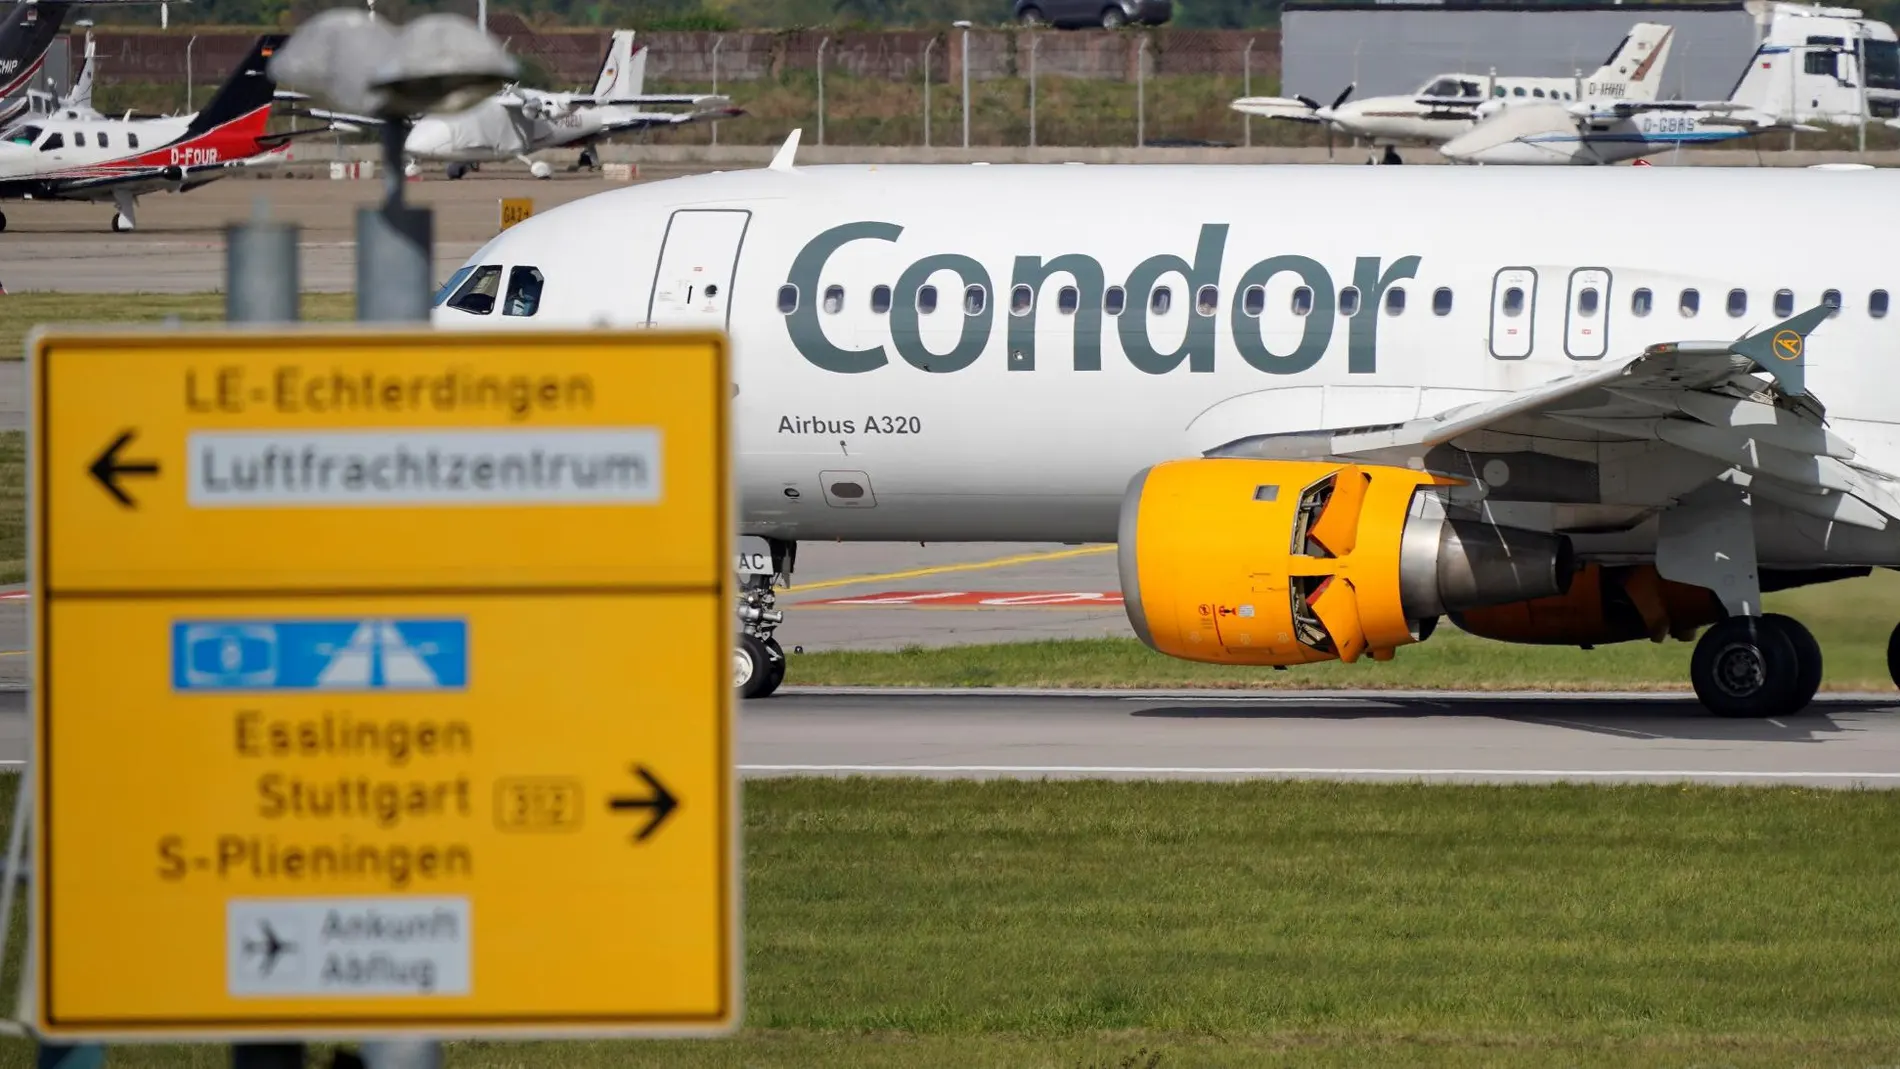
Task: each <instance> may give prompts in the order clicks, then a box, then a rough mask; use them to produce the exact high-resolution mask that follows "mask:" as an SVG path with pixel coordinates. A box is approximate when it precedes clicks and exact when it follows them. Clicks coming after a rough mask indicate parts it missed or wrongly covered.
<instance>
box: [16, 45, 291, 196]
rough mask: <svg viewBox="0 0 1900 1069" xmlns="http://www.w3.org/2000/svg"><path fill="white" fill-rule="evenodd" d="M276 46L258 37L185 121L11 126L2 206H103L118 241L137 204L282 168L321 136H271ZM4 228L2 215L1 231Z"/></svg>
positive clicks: (49, 121) (53, 119)
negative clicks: (294, 151)
mask: <svg viewBox="0 0 1900 1069" xmlns="http://www.w3.org/2000/svg"><path fill="white" fill-rule="evenodd" d="M284 39H285V35H283V34H265V35H263V36H261V37H259V38H258V39H257V42H256V43H255V44H254V45H253V46H252V47H251V51H250V53H249V54H248V55H246V56H245V58H244V60H243V61H242V62H240V63H239V64H238V66H237V68H236V69H234V70H233V71H232V72H231V74H230V75H229V76H228V77H227V78H226V79H225V81H224V84H223V85H221V86H220V87H219V88H218V90H217V92H216V93H215V94H213V96H212V98H211V100H210V102H209V103H207V104H206V105H205V107H204V108H203V109H202V110H200V111H197V112H194V113H193V114H190V115H172V116H156V117H149V118H132V117H129V116H128V117H126V118H120V119H112V118H106V117H102V116H98V115H97V113H96V112H95V113H94V114H93V115H92V116H91V117H88V116H86V115H83V114H80V115H77V116H75V117H68V116H66V115H65V114H63V113H61V114H54V115H51V116H45V117H40V118H35V119H33V120H31V121H28V122H24V123H19V124H16V125H15V126H13V127H11V128H9V129H8V130H7V131H6V134H5V136H4V137H3V138H0V200H15V199H18V200H90V201H111V202H112V204H113V205H114V207H115V208H116V209H117V210H116V211H115V212H114V213H113V215H112V229H113V230H114V231H125V230H131V229H133V228H134V227H135V226H136V225H137V211H138V198H139V197H141V196H143V195H144V194H147V193H158V192H177V193H182V192H187V191H189V190H193V189H196V188H198V187H200V186H203V185H206V184H207V183H210V182H214V181H217V180H218V179H220V178H224V177H227V176H229V175H231V174H234V173H236V172H237V171H238V169H241V168H250V167H259V166H269V165H274V164H276V163H280V162H282V160H283V158H284V157H283V152H282V150H283V148H284V147H285V146H286V145H287V144H289V143H290V141H292V140H293V139H295V138H298V137H302V136H305V135H308V134H314V133H319V132H321V131H319V130H294V131H286V132H282V133H271V132H270V131H269V123H270V116H271V109H272V107H273V104H274V102H275V101H276V100H277V99H278V94H277V90H276V86H275V84H274V83H273V82H272V81H271V79H270V75H269V73H268V72H267V70H266V66H267V64H268V63H269V60H270V57H271V55H272V53H273V52H274V51H275V50H276V49H277V47H278V46H280V45H281V44H282V43H283V41H284ZM88 110H90V109H88ZM6 224H7V219H6V216H5V214H3V213H0V230H5V229H6Z"/></svg>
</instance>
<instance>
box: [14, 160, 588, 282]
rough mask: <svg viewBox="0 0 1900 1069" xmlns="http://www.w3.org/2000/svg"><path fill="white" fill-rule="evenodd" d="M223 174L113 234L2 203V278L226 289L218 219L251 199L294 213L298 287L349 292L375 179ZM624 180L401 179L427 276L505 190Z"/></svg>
mask: <svg viewBox="0 0 1900 1069" xmlns="http://www.w3.org/2000/svg"><path fill="white" fill-rule="evenodd" d="M291 173H295V174H300V175H303V177H302V178H284V177H278V178H273V179H264V178H228V179H225V180H224V181H222V182H213V183H212V184H210V185H208V186H205V187H204V188H202V189H196V190H193V191H192V192H190V193H184V194H162V195H153V196H149V197H145V198H143V199H141V200H140V202H139V228H138V230H136V231H133V232H132V233H129V234H115V233H112V232H111V229H110V224H111V219H112V214H113V209H112V207H111V206H110V205H108V204H94V203H89V202H72V201H54V202H38V203H35V202H19V201H9V202H7V203H6V204H4V205H0V208H4V210H5V212H6V217H7V225H6V231H5V233H0V283H4V284H5V286H6V288H7V290H8V291H9V292H13V293H25V292H33V291H53V292H60V293H202V292H207V291H211V290H222V289H223V288H224V228H225V226H227V225H228V224H230V223H233V222H241V221H243V220H245V219H248V218H250V217H252V215H253V213H254V212H255V211H257V210H258V207H259V204H260V202H261V203H262V205H263V207H264V210H266V211H267V212H268V213H269V214H270V216H271V217H272V218H277V219H291V220H295V221H296V222H297V224H298V225H299V227H301V230H302V232H301V233H300V234H299V246H300V249H301V256H300V258H299V271H300V273H301V283H302V287H303V289H304V290H305V291H306V292H350V291H354V290H355V289H356V245H355V234H356V211H357V209H358V208H360V207H366V206H373V205H375V204H376V203H377V202H378V201H379V200H380V199H381V198H382V183H381V182H380V181H342V182H333V181H330V180H329V179H328V178H327V177H311V176H313V175H316V174H318V173H319V172H317V171H315V170H313V169H309V168H304V169H301V170H293V171H292V172H291ZM624 184H625V183H613V182H607V181H606V180H604V179H602V178H600V177H598V176H596V175H592V174H578V175H570V174H564V173H563V174H557V175H556V176H555V177H553V178H550V179H548V180H546V181H536V180H534V179H532V178H528V177H527V176H526V174H525V172H524V171H521V170H520V169H514V170H512V171H509V170H506V169H504V170H503V171H502V172H501V173H497V174H492V175H491V174H483V175H477V176H471V177H469V178H466V179H463V180H461V181H457V182H450V181H447V180H446V179H443V178H442V177H441V176H440V175H439V174H436V175H431V176H429V177H427V178H425V179H422V180H418V181H414V182H410V183H409V184H408V186H407V187H406V190H407V191H406V193H405V198H406V199H407V200H408V201H409V202H410V203H412V204H416V205H421V206H427V207H429V208H432V209H434V212H435V260H436V277H438V278H445V277H447V276H448V275H449V274H450V273H451V272H452V271H453V270H454V268H455V267H456V266H457V265H459V264H460V263H461V262H462V261H463V260H466V259H467V258H468V257H469V255H470V254H471V253H473V252H474V251H475V250H476V249H478V248H480V247H481V245H482V243H483V242H486V241H487V240H488V239H489V238H491V237H494V236H495V234H496V233H497V232H498V231H499V229H500V201H501V198H503V197H530V198H532V199H533V200H534V206H535V210H536V211H537V212H539V211H546V210H548V209H550V208H553V207H556V206H558V205H561V204H565V203H567V202H568V201H571V200H577V199H579V198H581V197H585V196H588V195H589V194H593V193H600V192H604V191H606V190H609V189H615V188H620V187H621V186H623V185H624Z"/></svg>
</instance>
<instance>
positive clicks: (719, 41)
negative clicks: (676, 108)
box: [712, 34, 726, 145]
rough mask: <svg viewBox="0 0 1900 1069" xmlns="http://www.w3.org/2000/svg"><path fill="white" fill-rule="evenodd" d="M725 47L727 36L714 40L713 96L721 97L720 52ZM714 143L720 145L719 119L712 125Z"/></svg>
mask: <svg viewBox="0 0 1900 1069" xmlns="http://www.w3.org/2000/svg"><path fill="white" fill-rule="evenodd" d="M724 47H726V36H725V34H720V35H719V36H718V37H717V38H715V39H714V40H713V49H712V67H713V90H712V95H713V96H718V95H719V50H720V49H722V48H724ZM712 143H713V144H715V145H717V144H718V143H719V120H717V119H714V120H713V124H712Z"/></svg>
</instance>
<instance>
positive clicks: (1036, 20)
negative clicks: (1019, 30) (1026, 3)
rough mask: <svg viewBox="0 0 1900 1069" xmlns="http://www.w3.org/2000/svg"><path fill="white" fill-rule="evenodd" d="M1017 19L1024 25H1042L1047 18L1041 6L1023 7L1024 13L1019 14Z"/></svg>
mask: <svg viewBox="0 0 1900 1069" xmlns="http://www.w3.org/2000/svg"><path fill="white" fill-rule="evenodd" d="M1016 21H1018V22H1020V23H1022V24H1023V25H1024V26H1040V25H1042V24H1043V23H1044V22H1046V21H1047V20H1046V19H1044V18H1043V17H1042V9H1041V8H1039V7H1026V8H1023V13H1022V14H1021V15H1019V16H1017V19H1016Z"/></svg>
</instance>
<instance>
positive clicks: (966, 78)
mask: <svg viewBox="0 0 1900 1069" xmlns="http://www.w3.org/2000/svg"><path fill="white" fill-rule="evenodd" d="M957 65H958V66H960V67H962V68H963V147H964V148H969V147H970V28H969V27H967V26H966V27H964V28H963V54H962V55H961V56H959V57H958V64H957Z"/></svg>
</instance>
